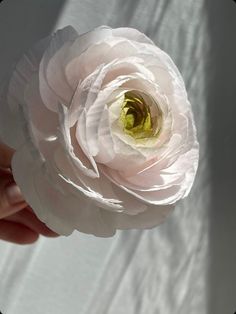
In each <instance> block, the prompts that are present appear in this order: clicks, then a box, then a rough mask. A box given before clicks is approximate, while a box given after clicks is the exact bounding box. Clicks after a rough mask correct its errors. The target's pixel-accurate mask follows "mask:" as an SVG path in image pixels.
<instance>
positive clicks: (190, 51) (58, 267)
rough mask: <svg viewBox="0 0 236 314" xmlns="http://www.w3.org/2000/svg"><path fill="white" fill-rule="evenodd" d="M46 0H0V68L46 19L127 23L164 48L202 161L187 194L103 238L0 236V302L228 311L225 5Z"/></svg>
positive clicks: (48, 308)
mask: <svg viewBox="0 0 236 314" xmlns="http://www.w3.org/2000/svg"><path fill="white" fill-rule="evenodd" d="M32 2H34V3H32ZM48 2H49V1H46V0H38V1H37V3H36V1H31V4H29V1H26V0H22V1H21V3H20V4H19V5H18V4H17V3H15V1H14V0H7V1H6V2H4V3H3V4H1V5H0V26H1V27H0V38H1V45H0V56H1V59H0V67H1V70H2V71H1V74H0V78H1V79H2V78H3V73H4V72H6V71H8V70H9V69H10V68H11V64H12V62H13V61H16V60H17V57H20V55H21V53H22V52H23V50H24V49H26V48H27V47H29V46H31V45H32V43H33V42H34V41H36V40H38V39H40V38H42V37H45V36H46V35H47V34H49V33H50V32H51V31H52V30H53V29H57V28H60V27H63V26H65V25H68V24H72V25H73V24H76V25H78V29H79V30H80V32H81V33H83V32H85V31H88V30H89V29H92V28H94V27H96V26H98V25H102V24H107V25H110V26H111V27H118V26H130V27H134V28H137V29H139V30H141V31H142V32H144V33H146V34H147V35H148V36H149V37H150V38H151V39H152V40H153V41H154V42H155V43H156V44H158V45H159V46H160V47H161V48H162V49H163V50H165V51H166V52H167V53H168V54H169V55H170V56H171V57H172V59H173V60H174V61H175V63H176V64H177V66H178V67H179V69H180V71H181V73H182V75H183V77H184V79H185V82H186V88H187V91H188V94H189V98H190V101H191V103H192V106H193V111H194V115H195V121H196V125H197V131H198V138H199V142H200V164H199V169H198V174H197V178H196V181H195V183H194V186H193V189H192V191H191V194H190V196H189V197H188V198H187V199H186V200H184V201H181V202H180V203H179V204H178V206H177V207H176V208H175V211H174V213H173V214H172V215H171V216H170V217H169V218H168V219H167V221H166V223H165V224H163V225H162V226H160V227H158V228H155V229H153V230H145V231H136V230H133V231H120V232H118V233H117V234H116V235H115V237H114V238H110V239H99V238H95V237H93V236H88V235H84V234H81V233H78V232H76V233H74V234H73V235H72V236H71V237H69V238H64V237H61V238H58V239H46V238H41V239H40V240H39V241H38V242H37V243H36V244H34V245H31V246H25V247H20V246H16V245H13V244H8V243H4V242H0V311H2V312H3V313H6V314H15V313H17V314H23V313H24V314H25V313H34V314H39V313H40V314H41V313H42V312H43V313H47V314H54V313H58V314H62V313H69V314H77V313H80V314H113V313H115V314H123V313H129V314H159V313H161V314H173V313H175V314H189V313H191V314H199V313H201V314H213V313H214V314H215V313H217V314H218V313H219V314H220V313H234V311H235V310H236V302H235V291H236V267H235V265H236V253H235V251H236V250H235V242H236V217H235V216H236V215H235V204H236V198H235V192H234V190H235V186H236V181H235V178H236V176H235V165H234V164H235V160H236V152H235V138H234V137H235V134H236V129H235V123H234V119H235V108H234V107H235V104H234V103H235V96H236V95H235V77H234V71H235V68H236V64H235V60H236V58H235V55H236V46H235V43H234V42H235V41H234V36H235V33H234V32H235V29H236V27H235V26H236V25H235V24H236V19H235V15H236V5H235V3H234V2H233V1H227V2H226V1H224V3H223V2H222V1H220V0H217V1H214V3H213V2H211V3H210V1H203V0H199V1H193V0H189V1H187V2H186V1H181V0H175V1H174V0H149V1H148V2H147V1H145V0H133V1H131V0H129V1H125V0H111V1H110V2H109V5H108V2H107V1H105V0H100V1H96V2H95V1H89V0H87V1H78V0H68V1H65V2H64V3H63V1H58V3H57V4H55V2H54V3H53V4H52V2H51V1H50V3H48ZM53 23H54V25H53ZM2 106H3V105H2V104H1V110H4V108H3V107H2ZM0 123H1V115H0ZM1 136H2V138H6V137H10V136H11V134H1ZM233 161H234V162H233Z"/></svg>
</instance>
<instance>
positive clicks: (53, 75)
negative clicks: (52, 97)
mask: <svg viewBox="0 0 236 314" xmlns="http://www.w3.org/2000/svg"><path fill="white" fill-rule="evenodd" d="M72 42H73V41H69V42H66V43H65V44H64V45H63V46H62V48H61V49H59V50H58V51H57V52H56V53H55V55H54V56H53V57H52V58H51V59H50V60H49V62H48V67H47V69H46V77H47V82H48V85H49V86H50V88H51V89H52V90H53V91H54V92H55V93H56V95H58V96H59V97H60V99H62V101H63V103H65V104H69V103H70V101H71V98H72V96H73V89H72V88H71V87H70V85H69V84H68V82H67V79H66V76H65V69H64V60H65V58H66V55H67V52H68V49H69V47H70V46H71V44H72Z"/></svg>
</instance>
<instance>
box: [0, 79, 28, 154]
mask: <svg viewBox="0 0 236 314" xmlns="http://www.w3.org/2000/svg"><path fill="white" fill-rule="evenodd" d="M7 83H8V81H7V79H6V78H5V81H4V83H3V82H0V112H1V114H0V140H1V141H3V142H4V143H6V144H7V145H8V146H10V147H12V148H14V149H17V148H18V147H19V146H20V145H21V144H22V143H24V133H23V131H22V121H21V115H19V114H18V111H15V112H14V113H13V112H12V111H11V110H10V107H9V106H8V103H7V93H8V84H7Z"/></svg>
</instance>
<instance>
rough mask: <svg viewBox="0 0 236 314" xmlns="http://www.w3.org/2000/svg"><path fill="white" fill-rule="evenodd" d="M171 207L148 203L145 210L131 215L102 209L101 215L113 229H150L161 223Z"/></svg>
mask: <svg viewBox="0 0 236 314" xmlns="http://www.w3.org/2000/svg"><path fill="white" fill-rule="evenodd" d="M173 209H174V206H173V205H165V206H154V205H150V206H149V207H148V209H147V210H146V211H144V212H142V213H139V214H137V215H132V216H131V215H127V214H125V213H110V212H108V211H103V212H102V217H103V220H104V221H106V222H107V223H109V224H110V225H112V226H113V228H114V229H121V230H126V229H151V228H154V227H156V226H158V225H160V224H161V223H163V222H164V221H165V219H166V218H167V216H168V215H169V214H170V213H171V212H172V211H173Z"/></svg>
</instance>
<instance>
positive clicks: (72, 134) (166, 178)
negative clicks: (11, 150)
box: [8, 26, 198, 237]
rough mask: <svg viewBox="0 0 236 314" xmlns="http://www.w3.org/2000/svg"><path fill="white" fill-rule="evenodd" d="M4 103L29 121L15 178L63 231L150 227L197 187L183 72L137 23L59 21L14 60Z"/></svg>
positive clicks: (44, 216) (107, 233) (101, 233)
mask: <svg viewBox="0 0 236 314" xmlns="http://www.w3.org/2000/svg"><path fill="white" fill-rule="evenodd" d="M8 104H9V106H10V108H11V110H12V111H13V112H15V113H17V114H18V116H20V117H21V119H22V121H23V122H22V124H21V128H22V132H23V133H22V134H23V140H22V142H21V143H19V145H18V147H17V152H16V154H15V155H14V158H13V163H12V167H13V174H14V177H15V180H16V182H17V183H18V185H19V186H20V188H21V190H22V192H23V194H24V196H25V198H26V200H27V202H28V203H29V204H30V205H31V206H32V208H33V209H34V211H35V213H36V214H37V216H38V217H39V218H40V219H41V220H42V221H44V222H45V223H46V224H47V225H48V226H49V227H50V228H51V229H52V230H54V231H56V232H57V233H59V234H64V235H68V234H70V233H71V232H72V231H73V230H74V229H77V230H79V231H82V232H85V233H91V234H94V235H96V236H104V237H106V236H111V235H113V234H114V233H115V231H116V229H132V228H152V227H154V226H156V225H158V224H160V223H161V222H163V220H164V219H165V218H166V216H167V215H168V214H169V212H170V211H171V210H172V208H173V204H174V203H176V202H177V201H178V200H180V199H182V198H184V197H186V196H187V195H188V193H189V191H190V189H191V187H192V184H193V180H194V177H195V174H196V170H197V164H198V142H197V139H196V130H195V126H194V121H193V116H192V112H191V106H190V103H189V101H188V98H187V93H186V90H185V86H184V82H183V80H182V77H181V75H180V73H179V71H178V70H177V68H176V66H175V65H174V63H173V61H172V60H171V58H170V57H169V56H168V55H167V54H166V53H165V52H163V51H162V50H161V49H159V48H158V47H156V46H155V45H154V43H153V42H152V41H151V40H150V39H149V38H147V37H146V36H145V35H144V34H142V33H140V32H139V31H137V30H135V29H131V28H117V29H111V28H109V27H99V28H96V29H94V30H93V31H91V32H88V33H86V34H83V35H82V36H79V35H78V34H77V32H76V31H75V30H74V29H73V28H72V27H70V26H69V27H66V28H64V29H62V30H59V31H57V32H56V33H55V34H54V35H53V36H51V37H49V38H47V39H45V40H42V41H41V42H40V43H38V44H37V45H36V46H35V47H34V48H33V49H32V50H31V51H30V52H28V53H27V54H25V55H24V57H23V58H22V59H21V61H20V62H19V63H18V65H17V66H16V69H15V71H14V73H13V76H12V78H11V80H10V84H9V89H8Z"/></svg>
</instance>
